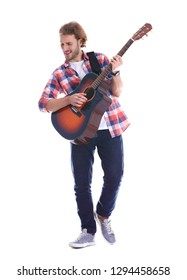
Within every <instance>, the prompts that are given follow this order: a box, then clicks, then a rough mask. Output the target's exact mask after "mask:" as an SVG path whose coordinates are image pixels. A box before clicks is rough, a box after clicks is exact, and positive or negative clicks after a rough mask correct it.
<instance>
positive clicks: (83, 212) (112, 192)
mask: <svg viewBox="0 0 187 280" xmlns="http://www.w3.org/2000/svg"><path fill="white" fill-rule="evenodd" d="M59 34H60V44H61V48H62V51H63V54H64V56H65V62H64V64H62V65H61V66H60V67H58V68H57V69H56V70H55V71H54V72H53V73H52V75H51V77H50V79H49V81H48V83H47V84H46V86H45V88H44V91H43V93H42V96H41V98H40V100H39V108H40V110H41V111H43V112H55V111H57V110H59V109H61V108H63V107H65V106H68V105H70V104H71V105H73V106H76V107H77V108H78V107H81V106H82V105H83V104H84V103H85V102H86V100H87V98H86V93H84V92H77V93H74V94H72V95H68V94H69V93H71V92H72V91H75V90H76V88H77V86H78V85H79V83H80V82H81V80H82V78H83V77H84V76H85V75H86V74H87V73H90V72H92V68H91V65H90V61H89V58H88V56H87V54H86V53H85V52H84V51H83V50H82V48H83V47H85V46H86V41H87V35H86V33H85V31H84V29H83V28H82V26H81V25H80V24H78V23H77V22H69V23H67V24H65V25H63V26H62V27H61V28H60V30H59ZM95 55H96V57H97V60H98V62H99V64H100V67H101V70H103V69H104V68H105V67H106V66H107V65H108V64H109V63H111V66H112V71H111V73H110V74H109V75H108V77H107V78H108V80H109V81H110V89H109V91H108V95H110V97H111V99H112V104H111V105H110V106H109V107H108V109H107V110H106V112H105V113H104V114H103V116H102V119H101V122H100V125H99V128H98V131H97V133H96V135H95V136H94V137H93V138H92V139H91V141H89V143H87V144H81V145H77V144H74V143H72V142H70V145H71V160H72V172H73V176H74V182H75V185H74V190H75V197H76V202H77V209H78V215H79V217H80V221H81V229H82V232H81V234H80V235H79V237H78V238H77V239H76V240H75V241H73V242H70V243H69V245H70V246H71V247H72V248H83V247H86V246H90V245H94V244H95V241H94V238H95V233H96V220H97V222H98V224H99V225H100V227H101V230H102V234H103V236H104V238H105V239H106V240H107V241H108V242H109V243H110V244H113V243H114V242H115V235H114V232H113V230H112V229H111V221H110V216H111V214H112V211H113V210H114V207H115V203H116V199H117V196H118V191H119V187H120V184H121V180H122V177H123V171H124V162H123V140H122V135H121V134H122V133H123V131H125V129H126V128H127V127H128V126H129V122H128V120H127V117H126V115H125V113H124V111H123V110H122V108H121V106H120V104H119V102H118V100H117V97H119V96H120V94H121V92H122V87H123V84H122V80H121V77H120V72H119V68H120V66H121V65H122V58H121V57H120V56H118V55H116V56H114V57H113V58H112V59H111V61H109V60H108V58H107V57H106V56H105V55H104V54H102V53H95ZM57 97H58V98H57ZM96 148H97V151H98V155H99V157H100V159H101V166H102V169H103V172H104V177H103V187H102V191H101V196H100V199H99V201H98V203H97V205H96V211H94V206H93V201H92V194H91V181H92V167H93V162H94V151H95V149H96Z"/></svg>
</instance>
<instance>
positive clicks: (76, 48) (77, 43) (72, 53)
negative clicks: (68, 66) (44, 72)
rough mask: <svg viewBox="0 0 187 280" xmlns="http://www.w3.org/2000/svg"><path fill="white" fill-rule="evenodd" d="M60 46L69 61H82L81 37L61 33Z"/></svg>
mask: <svg viewBox="0 0 187 280" xmlns="http://www.w3.org/2000/svg"><path fill="white" fill-rule="evenodd" d="M60 46H61V48H62V51H63V53H64V56H65V58H66V60H67V61H70V62H72V61H80V60H81V59H82V52H81V39H79V40H77V39H76V38H75V35H60Z"/></svg>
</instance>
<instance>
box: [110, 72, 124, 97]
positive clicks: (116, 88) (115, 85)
mask: <svg viewBox="0 0 187 280" xmlns="http://www.w3.org/2000/svg"><path fill="white" fill-rule="evenodd" d="M122 89H123V82H122V79H121V77H120V76H116V77H115V76H114V77H112V84H111V91H112V95H113V96H116V97H119V96H120V94H121V92H122Z"/></svg>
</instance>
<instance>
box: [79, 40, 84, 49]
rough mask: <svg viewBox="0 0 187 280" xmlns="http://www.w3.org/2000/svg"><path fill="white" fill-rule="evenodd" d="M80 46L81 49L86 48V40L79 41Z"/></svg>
mask: <svg viewBox="0 0 187 280" xmlns="http://www.w3.org/2000/svg"><path fill="white" fill-rule="evenodd" d="M79 44H80V47H81V48H82V47H85V44H84V40H83V39H79Z"/></svg>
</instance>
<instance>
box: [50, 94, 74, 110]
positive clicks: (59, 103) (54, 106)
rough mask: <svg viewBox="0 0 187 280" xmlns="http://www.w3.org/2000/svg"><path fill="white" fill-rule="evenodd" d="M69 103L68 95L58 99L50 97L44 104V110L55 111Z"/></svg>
mask: <svg viewBox="0 0 187 280" xmlns="http://www.w3.org/2000/svg"><path fill="white" fill-rule="evenodd" d="M69 104H70V101H69V96H65V97H61V98H58V99H54V98H53V99H50V100H49V101H48V102H47V104H46V110H47V111H48V112H55V111H57V110H59V109H61V108H63V107H65V106H67V105H69Z"/></svg>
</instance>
